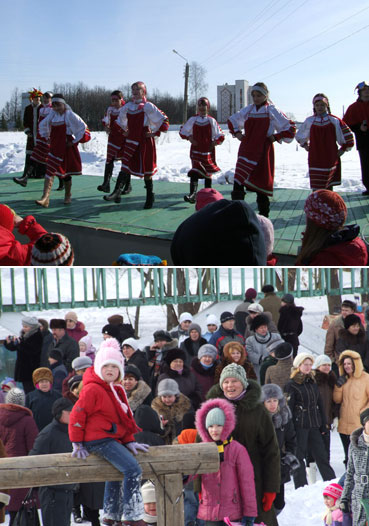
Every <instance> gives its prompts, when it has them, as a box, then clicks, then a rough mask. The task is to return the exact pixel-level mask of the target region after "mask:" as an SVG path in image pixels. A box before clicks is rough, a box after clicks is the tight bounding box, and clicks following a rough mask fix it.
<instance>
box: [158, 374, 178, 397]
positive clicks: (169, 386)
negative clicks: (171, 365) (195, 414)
mask: <svg viewBox="0 0 369 526" xmlns="http://www.w3.org/2000/svg"><path fill="white" fill-rule="evenodd" d="M179 394H180V392H179V388H178V384H177V382H176V381H175V380H172V378H164V380H160V382H159V384H158V396H172V395H174V396H177V395H179Z"/></svg>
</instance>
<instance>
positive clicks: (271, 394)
mask: <svg viewBox="0 0 369 526" xmlns="http://www.w3.org/2000/svg"><path fill="white" fill-rule="evenodd" d="M271 398H276V399H277V400H283V398H284V395H283V391H282V389H281V388H280V387H279V385H277V384H265V385H263V386H262V387H261V398H260V401H261V402H264V401H265V400H270V399H271Z"/></svg>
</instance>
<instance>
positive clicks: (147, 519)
mask: <svg viewBox="0 0 369 526" xmlns="http://www.w3.org/2000/svg"><path fill="white" fill-rule="evenodd" d="M143 520H144V521H145V522H146V523H147V524H156V523H157V521H158V518H157V517H154V515H148V514H147V513H144V516H143Z"/></svg>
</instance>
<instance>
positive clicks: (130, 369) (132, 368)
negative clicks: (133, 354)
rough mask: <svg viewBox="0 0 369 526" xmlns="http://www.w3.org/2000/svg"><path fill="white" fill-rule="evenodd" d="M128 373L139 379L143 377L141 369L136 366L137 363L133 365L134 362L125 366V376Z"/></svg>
mask: <svg viewBox="0 0 369 526" xmlns="http://www.w3.org/2000/svg"><path fill="white" fill-rule="evenodd" d="M128 374H130V375H132V376H134V377H135V378H136V380H137V381H138V380H141V378H142V375H141V371H140V369H139V368H138V367H136V365H133V364H130V365H127V366H126V367H125V368H124V376H127V375H128Z"/></svg>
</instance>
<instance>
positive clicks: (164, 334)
mask: <svg viewBox="0 0 369 526" xmlns="http://www.w3.org/2000/svg"><path fill="white" fill-rule="evenodd" d="M153 336H154V342H160V341H161V342H162V341H164V342H168V343H169V342H171V341H172V337H171V335H170V334H169V332H168V331H164V330H159V331H155V332H154V335H153Z"/></svg>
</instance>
